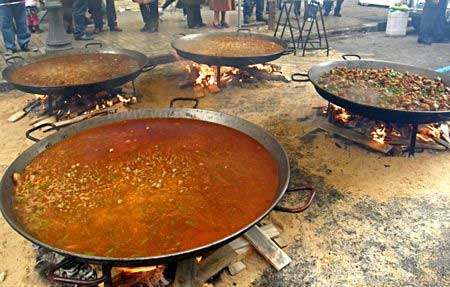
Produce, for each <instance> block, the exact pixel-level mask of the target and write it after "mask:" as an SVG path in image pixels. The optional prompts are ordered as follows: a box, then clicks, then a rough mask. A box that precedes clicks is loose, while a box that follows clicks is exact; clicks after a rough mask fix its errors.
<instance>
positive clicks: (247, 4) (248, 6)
mask: <svg viewBox="0 0 450 287" xmlns="http://www.w3.org/2000/svg"><path fill="white" fill-rule="evenodd" d="M252 10H253V0H244V23H245V24H249V23H250V17H251V16H252Z"/></svg>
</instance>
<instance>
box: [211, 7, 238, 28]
mask: <svg viewBox="0 0 450 287" xmlns="http://www.w3.org/2000/svg"><path fill="white" fill-rule="evenodd" d="M209 8H210V9H211V10H213V11H214V21H213V26H214V27H215V28H217V29H222V28H230V25H229V24H228V23H227V21H226V19H225V14H226V12H227V11H231V10H234V9H235V5H234V0H209Z"/></svg>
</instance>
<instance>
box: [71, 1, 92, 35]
mask: <svg viewBox="0 0 450 287" xmlns="http://www.w3.org/2000/svg"><path fill="white" fill-rule="evenodd" d="M87 8H88V0H74V1H73V4H72V15H73V22H74V24H75V26H74V29H73V36H74V37H75V38H79V37H81V36H83V35H84V34H86V22H85V19H84V14H85V13H86V11H87Z"/></svg>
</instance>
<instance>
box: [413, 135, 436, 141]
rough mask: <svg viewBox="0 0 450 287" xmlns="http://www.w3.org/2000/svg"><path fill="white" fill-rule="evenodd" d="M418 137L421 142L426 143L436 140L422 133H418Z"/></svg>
mask: <svg viewBox="0 0 450 287" xmlns="http://www.w3.org/2000/svg"><path fill="white" fill-rule="evenodd" d="M416 137H417V138H418V139H420V140H423V141H424V142H434V140H433V139H432V138H430V137H428V136H426V135H423V134H421V133H417V135H416Z"/></svg>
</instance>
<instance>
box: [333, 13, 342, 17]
mask: <svg viewBox="0 0 450 287" xmlns="http://www.w3.org/2000/svg"><path fill="white" fill-rule="evenodd" d="M333 16H334V17H342V15H341V13H334V14H333Z"/></svg>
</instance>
